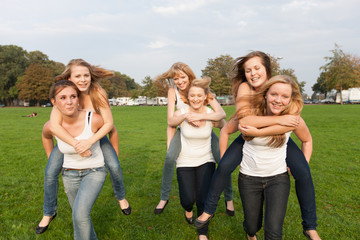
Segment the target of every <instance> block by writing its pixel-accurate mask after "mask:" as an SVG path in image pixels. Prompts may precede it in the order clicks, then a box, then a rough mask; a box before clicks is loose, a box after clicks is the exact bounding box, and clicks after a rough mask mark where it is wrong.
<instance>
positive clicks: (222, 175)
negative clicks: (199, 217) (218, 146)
mask: <svg viewBox="0 0 360 240" xmlns="http://www.w3.org/2000/svg"><path fill="white" fill-rule="evenodd" d="M244 143H245V140H244V139H243V138H242V136H241V135H240V136H238V137H237V138H236V139H235V140H234V141H233V142H232V144H231V145H230V147H229V148H228V149H227V150H226V152H225V154H224V156H223V157H222V159H221V160H220V162H219V164H218V167H217V168H216V170H215V173H214V175H213V177H212V179H211V184H210V189H209V194H208V196H207V199H206V202H205V207H204V211H205V212H206V213H208V214H214V213H215V211H216V207H217V203H218V201H219V199H220V195H221V192H222V191H223V190H224V188H225V185H226V183H227V181H225V180H226V179H228V178H229V176H230V175H231V173H232V172H233V171H234V170H235V169H236V167H237V166H239V164H240V163H241V160H242V157H243V156H242V149H243V146H244ZM286 164H287V166H288V167H289V168H290V171H291V174H292V176H293V177H294V179H295V189H296V195H297V198H298V201H299V205H300V210H301V217H302V219H303V221H302V225H303V229H304V230H310V229H313V230H315V229H316V227H317V223H316V220H317V217H316V203H315V190H314V183H313V181H312V177H311V173H310V168H309V164H308V163H307V161H306V159H305V156H304V154H303V153H302V151H301V150H300V149H299V148H298V146H297V145H296V144H295V142H294V141H293V140H292V139H291V138H290V139H289V141H288V143H287V150H286Z"/></svg>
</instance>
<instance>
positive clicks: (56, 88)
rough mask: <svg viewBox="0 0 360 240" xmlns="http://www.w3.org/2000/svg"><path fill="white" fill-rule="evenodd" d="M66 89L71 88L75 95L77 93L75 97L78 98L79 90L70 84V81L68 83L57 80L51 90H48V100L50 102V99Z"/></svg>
mask: <svg viewBox="0 0 360 240" xmlns="http://www.w3.org/2000/svg"><path fill="white" fill-rule="evenodd" d="M67 87H71V88H73V89H74V90H75V91H76V93H77V96H78V97H79V96H80V90H79V89H78V88H77V87H76V85H75V84H74V83H73V82H72V81H69V80H59V81H57V82H56V83H54V84H53V85H52V86H51V88H50V91H49V98H50V100H51V99H55V97H56V95H57V94H58V93H59V92H61V91H62V90H63V89H64V88H67Z"/></svg>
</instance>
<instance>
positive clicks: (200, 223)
mask: <svg viewBox="0 0 360 240" xmlns="http://www.w3.org/2000/svg"><path fill="white" fill-rule="evenodd" d="M213 216H214V214H212V215H211V216H210V217H209V218H208V219H206V220H205V221H201V220H199V219H198V218H197V219H196V220H195V223H194V225H195V227H196V228H197V229H201V228H203V227H205V225H206V224H208V223H209V222H210V219H211V218H212V217H213Z"/></svg>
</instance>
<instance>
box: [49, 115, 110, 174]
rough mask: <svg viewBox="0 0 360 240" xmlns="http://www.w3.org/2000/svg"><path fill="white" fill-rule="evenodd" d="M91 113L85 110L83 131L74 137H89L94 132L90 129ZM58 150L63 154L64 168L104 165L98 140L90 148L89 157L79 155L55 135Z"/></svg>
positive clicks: (78, 138)
mask: <svg viewBox="0 0 360 240" xmlns="http://www.w3.org/2000/svg"><path fill="white" fill-rule="evenodd" d="M92 116H93V113H92V112H90V111H86V114H85V120H84V121H85V122H84V125H85V127H84V130H83V132H82V133H81V134H80V135H79V136H77V137H75V139H77V140H80V139H89V138H90V137H91V136H93V135H94V133H93V132H92V131H91V121H92ZM55 138H56V140H57V144H58V147H59V150H60V152H62V153H63V154H64V163H63V167H64V168H75V169H85V168H97V167H102V166H104V156H103V153H102V150H101V148H100V142H99V141H97V142H95V143H94V144H93V145H92V146H91V148H90V150H91V152H92V155H91V156H90V157H81V156H80V155H79V154H78V153H77V152H76V151H75V149H74V147H72V146H71V145H69V144H67V143H66V142H63V141H62V140H60V139H59V138H57V137H56V136H55Z"/></svg>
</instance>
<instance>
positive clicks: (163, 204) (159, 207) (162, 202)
mask: <svg viewBox="0 0 360 240" xmlns="http://www.w3.org/2000/svg"><path fill="white" fill-rule="evenodd" d="M166 203H167V201H165V200H160V202H159V203H158V205H157V206H156V208H157V209H163V208H164V207H165V205H166Z"/></svg>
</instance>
